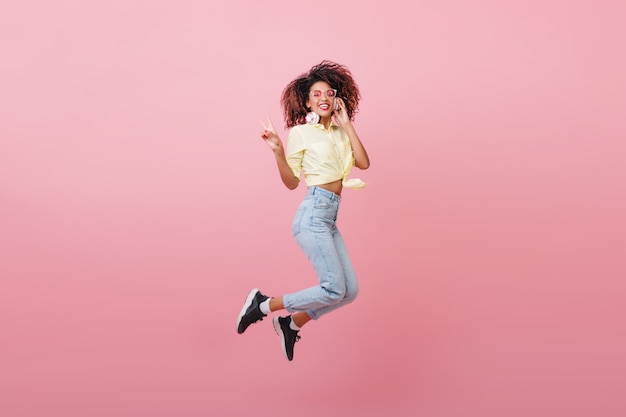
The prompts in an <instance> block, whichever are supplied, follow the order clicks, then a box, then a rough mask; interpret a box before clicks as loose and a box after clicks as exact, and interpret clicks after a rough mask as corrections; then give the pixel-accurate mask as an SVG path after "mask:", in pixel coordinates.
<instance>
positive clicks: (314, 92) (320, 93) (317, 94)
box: [313, 90, 322, 97]
mask: <svg viewBox="0 0 626 417" xmlns="http://www.w3.org/2000/svg"><path fill="white" fill-rule="evenodd" d="M321 96H322V92H321V91H320V90H313V97H321Z"/></svg>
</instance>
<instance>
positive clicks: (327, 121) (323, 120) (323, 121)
mask: <svg viewBox="0 0 626 417" xmlns="http://www.w3.org/2000/svg"><path fill="white" fill-rule="evenodd" d="M331 121H332V117H331V116H328V117H322V118H321V119H320V123H321V124H322V125H324V129H328V128H329V127H330V122H331Z"/></svg>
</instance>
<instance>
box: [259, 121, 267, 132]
mask: <svg viewBox="0 0 626 417" xmlns="http://www.w3.org/2000/svg"><path fill="white" fill-rule="evenodd" d="M259 123H261V126H263V129H265V130H268V128H267V126H265V123H263V120H261V119H259Z"/></svg>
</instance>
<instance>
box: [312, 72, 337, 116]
mask: <svg viewBox="0 0 626 417" xmlns="http://www.w3.org/2000/svg"><path fill="white" fill-rule="evenodd" d="M336 94H337V93H336V91H335V90H333V89H332V88H331V86H330V85H328V83H327V82H326V81H318V82H316V83H315V84H313V85H312V86H311V89H310V91H309V96H308V98H307V101H306V106H307V108H310V109H311V111H312V112H315V113H317V114H319V116H320V117H321V118H326V117H330V116H331V115H332V114H333V110H334V108H335V95H336Z"/></svg>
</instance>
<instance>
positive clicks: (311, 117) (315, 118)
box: [306, 111, 320, 125]
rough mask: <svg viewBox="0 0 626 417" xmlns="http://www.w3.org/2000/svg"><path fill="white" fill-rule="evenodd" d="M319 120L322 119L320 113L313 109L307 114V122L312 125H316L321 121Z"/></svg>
mask: <svg viewBox="0 0 626 417" xmlns="http://www.w3.org/2000/svg"><path fill="white" fill-rule="evenodd" d="M319 121H320V115H319V114H317V113H315V112H313V111H312V112H309V113H308V114H307V115H306V122H307V123H308V124H310V125H316V124H318V123H319Z"/></svg>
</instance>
